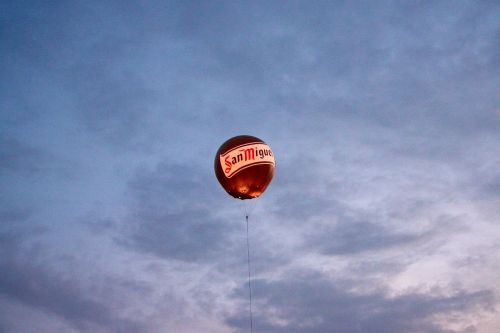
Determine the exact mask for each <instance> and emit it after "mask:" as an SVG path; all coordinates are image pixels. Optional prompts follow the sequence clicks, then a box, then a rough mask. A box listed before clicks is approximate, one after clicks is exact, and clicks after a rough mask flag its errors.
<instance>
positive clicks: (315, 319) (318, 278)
mask: <svg viewBox="0 0 500 333" xmlns="http://www.w3.org/2000/svg"><path fill="white" fill-rule="evenodd" d="M357 284H358V282H355V283H353V284H351V283H350V282H349V281H348V280H347V281H335V280H330V279H328V278H326V277H325V276H322V275H318V274H314V273H311V272H295V273H294V274H290V275H288V276H287V278H286V279H281V280H277V281H266V280H257V281H254V284H253V286H254V291H255V292H254V294H253V296H254V313H255V315H254V322H255V328H256V330H259V331H262V332H268V333H271V332H304V333H305V332H318V333H322V332H325V333H326V332H332V330H334V331H335V332H368V331H369V332H429V333H430V332H433V333H444V332H449V333H451V332H470V331H474V330H473V327H472V326H470V325H467V324H466V325H465V326H462V328H459V329H448V328H446V327H443V326H441V325H440V324H439V322H437V321H435V319H436V318H438V317H441V318H449V319H450V320H451V319H452V318H453V317H454V316H455V315H460V314H461V313H466V312H467V313H469V314H470V313H474V314H479V313H481V312H484V311H486V312H490V311H493V304H494V294H493V292H492V291H490V290H480V291H475V292H466V291H457V292H455V293H453V294H441V293H440V292H439V291H433V292H427V293H419V292H410V293H405V294H402V295H398V296H389V295H388V294H386V293H385V292H383V291H377V292H371V293H367V294H360V293H357V292H354V291H351V288H353V287H354V286H355V285H357ZM241 296H243V295H241ZM228 323H229V324H230V325H232V326H234V327H235V328H238V329H241V331H244V328H245V327H246V326H247V325H248V322H247V313H246V312H245V311H243V310H242V313H239V314H238V315H237V316H234V317H231V318H228ZM448 323H449V324H450V323H451V322H450V321H448Z"/></svg>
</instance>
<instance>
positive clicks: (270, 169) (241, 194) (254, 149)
mask: <svg viewBox="0 0 500 333" xmlns="http://www.w3.org/2000/svg"><path fill="white" fill-rule="evenodd" d="M275 166H276V162H275V160H274V154H273V152H272V150H271V147H269V146H268V145H267V144H266V143H265V142H264V141H262V140H261V139H259V138H256V137H254V136H250V135H239V136H235V137H233V138H231V139H229V140H227V141H226V142H224V143H223V144H222V145H221V146H220V148H219V150H217V153H216V154H215V161H214V169H215V175H216V177H217V179H218V180H219V183H220V184H221V185H222V187H223V188H224V189H225V190H226V192H227V193H228V194H229V195H231V196H232V197H234V198H238V199H241V200H245V199H253V198H257V197H258V196H260V195H261V194H262V193H264V191H265V190H266V188H267V186H268V185H269V183H270V182H271V180H272V179H273V176H274V169H275Z"/></svg>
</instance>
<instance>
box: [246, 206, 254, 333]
mask: <svg viewBox="0 0 500 333" xmlns="http://www.w3.org/2000/svg"><path fill="white" fill-rule="evenodd" d="M245 208H246V206H245ZM245 218H246V221H247V263H248V298H249V312H250V333H252V332H253V313H252V279H251V275H250V240H249V238H250V237H249V236H248V213H246V212H245Z"/></svg>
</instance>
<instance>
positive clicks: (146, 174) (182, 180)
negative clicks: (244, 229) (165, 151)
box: [119, 163, 235, 262]
mask: <svg viewBox="0 0 500 333" xmlns="http://www.w3.org/2000/svg"><path fill="white" fill-rule="evenodd" d="M204 175H205V172H202V171H201V170H199V169H197V168H196V167H192V166H189V165H187V164H186V165H182V164H168V163H161V164H159V165H158V166H157V167H156V168H155V169H154V170H140V171H138V172H137V174H136V177H135V178H134V179H133V180H131V181H130V182H129V193H130V197H131V201H132V202H133V206H132V207H133V208H132V210H131V212H130V216H129V218H128V220H127V224H128V227H129V228H128V229H127V230H128V231H129V232H127V233H126V234H124V235H123V236H124V237H123V238H120V240H119V242H120V243H121V244H123V245H128V246H131V247H132V248H134V249H135V250H140V251H146V252H150V253H154V254H156V255H158V256H160V257H162V258H167V259H177V260H184V261H188V262H191V261H195V262H196V261H201V260H212V261H213V260H216V259H218V258H219V256H220V253H221V252H223V251H229V250H230V249H231V248H232V247H233V246H234V244H233V242H232V239H231V237H232V232H233V231H234V230H235V226H234V223H230V222H229V221H228V220H227V218H226V217H224V216H223V215H221V214H219V212H218V210H219V209H221V207H219V209H218V206H217V205H218V204H217V203H216V202H215V201H214V200H213V195H212V194H211V193H210V192H211V191H210V190H209V189H208V188H207V187H206V184H205V182H206V178H204ZM211 176H212V175H210V176H209V175H206V177H211ZM211 184H212V185H215V183H211ZM214 190H215V189H214ZM221 194H222V192H221ZM219 259H220V258H219Z"/></svg>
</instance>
